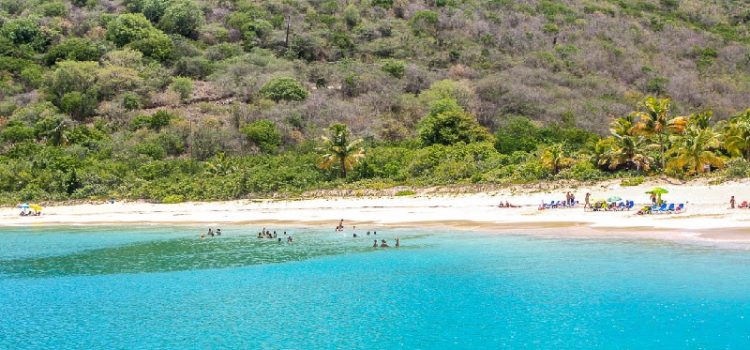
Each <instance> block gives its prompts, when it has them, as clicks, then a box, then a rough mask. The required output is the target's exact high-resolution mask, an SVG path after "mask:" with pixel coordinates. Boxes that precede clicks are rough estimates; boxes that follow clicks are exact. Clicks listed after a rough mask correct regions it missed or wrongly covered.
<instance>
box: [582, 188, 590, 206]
mask: <svg viewBox="0 0 750 350" xmlns="http://www.w3.org/2000/svg"><path fill="white" fill-rule="evenodd" d="M585 201H586V203H584V204H583V209H584V210H586V208H591V193H588V192H586V199H585Z"/></svg>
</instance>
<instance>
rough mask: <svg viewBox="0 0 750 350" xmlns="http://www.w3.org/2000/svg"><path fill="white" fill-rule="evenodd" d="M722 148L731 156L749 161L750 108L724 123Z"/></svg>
mask: <svg viewBox="0 0 750 350" xmlns="http://www.w3.org/2000/svg"><path fill="white" fill-rule="evenodd" d="M723 133H724V148H725V149H726V150H727V151H728V152H729V153H730V154H731V155H733V156H741V157H744V158H745V159H746V160H749V161H750V109H748V110H746V111H745V112H743V113H741V114H738V115H736V116H734V117H732V118H731V119H730V120H729V122H728V123H726V124H724V127H723Z"/></svg>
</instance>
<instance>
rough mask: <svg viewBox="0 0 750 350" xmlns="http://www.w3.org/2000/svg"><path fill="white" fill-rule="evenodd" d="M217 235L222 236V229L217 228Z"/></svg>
mask: <svg viewBox="0 0 750 350" xmlns="http://www.w3.org/2000/svg"><path fill="white" fill-rule="evenodd" d="M216 235H217V236H221V229H220V228H217V229H216Z"/></svg>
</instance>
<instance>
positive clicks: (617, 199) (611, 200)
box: [607, 196, 622, 203]
mask: <svg viewBox="0 0 750 350" xmlns="http://www.w3.org/2000/svg"><path fill="white" fill-rule="evenodd" d="M621 200H622V198H620V197H619V196H612V197H609V198H607V202H610V203H612V202H617V201H621Z"/></svg>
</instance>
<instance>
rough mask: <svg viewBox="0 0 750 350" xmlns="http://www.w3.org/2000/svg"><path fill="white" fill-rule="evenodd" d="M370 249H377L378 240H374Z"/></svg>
mask: <svg viewBox="0 0 750 350" xmlns="http://www.w3.org/2000/svg"><path fill="white" fill-rule="evenodd" d="M372 247H373V248H377V247H378V240H377V239H375V240H373V241H372Z"/></svg>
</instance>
